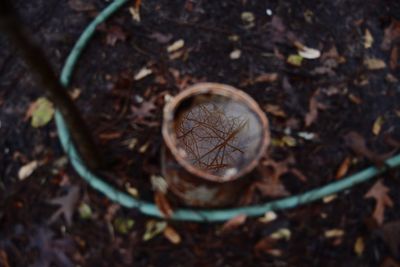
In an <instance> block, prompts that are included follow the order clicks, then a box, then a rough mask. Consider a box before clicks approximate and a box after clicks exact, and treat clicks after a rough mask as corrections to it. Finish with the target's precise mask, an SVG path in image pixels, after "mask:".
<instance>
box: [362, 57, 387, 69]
mask: <svg viewBox="0 0 400 267" xmlns="http://www.w3.org/2000/svg"><path fill="white" fill-rule="evenodd" d="M364 65H365V66H366V67H367V68H368V69H369V70H380V69H384V68H386V63H385V61H383V60H382V59H379V58H366V59H364Z"/></svg>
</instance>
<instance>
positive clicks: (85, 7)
mask: <svg viewBox="0 0 400 267" xmlns="http://www.w3.org/2000/svg"><path fill="white" fill-rule="evenodd" d="M68 6H69V7H70V8H71V9H72V10H74V11H78V12H85V11H95V10H96V7H95V6H94V5H93V4H91V3H88V2H87V1H85V0H69V1H68Z"/></svg>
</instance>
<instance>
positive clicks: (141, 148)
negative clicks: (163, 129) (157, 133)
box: [139, 142, 150, 154]
mask: <svg viewBox="0 0 400 267" xmlns="http://www.w3.org/2000/svg"><path fill="white" fill-rule="evenodd" d="M149 146H150V142H146V143H144V144H143V145H142V146H141V147H140V148H139V153H141V154H143V153H145V152H146V151H147V149H148V148H149Z"/></svg>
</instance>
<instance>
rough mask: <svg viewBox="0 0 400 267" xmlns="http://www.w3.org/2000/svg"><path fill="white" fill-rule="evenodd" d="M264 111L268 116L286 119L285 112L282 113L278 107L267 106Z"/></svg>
mask: <svg viewBox="0 0 400 267" xmlns="http://www.w3.org/2000/svg"><path fill="white" fill-rule="evenodd" d="M265 111H266V112H267V113H270V114H272V115H274V116H276V117H282V118H285V117H286V113H285V111H283V110H282V109H281V107H280V106H278V105H272V104H268V105H266V106H265Z"/></svg>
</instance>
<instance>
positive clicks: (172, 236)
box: [163, 225, 182, 245]
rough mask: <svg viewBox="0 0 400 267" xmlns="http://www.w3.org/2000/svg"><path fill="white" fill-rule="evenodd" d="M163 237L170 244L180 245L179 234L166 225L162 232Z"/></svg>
mask: <svg viewBox="0 0 400 267" xmlns="http://www.w3.org/2000/svg"><path fill="white" fill-rule="evenodd" d="M163 234H164V236H165V238H166V239H168V240H169V241H170V242H171V243H172V244H175V245H177V244H179V243H181V240H182V239H181V236H180V235H179V233H178V232H177V231H176V230H175V229H174V228H172V227H171V226H170V225H168V226H167V227H166V228H165V229H164V232H163Z"/></svg>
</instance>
